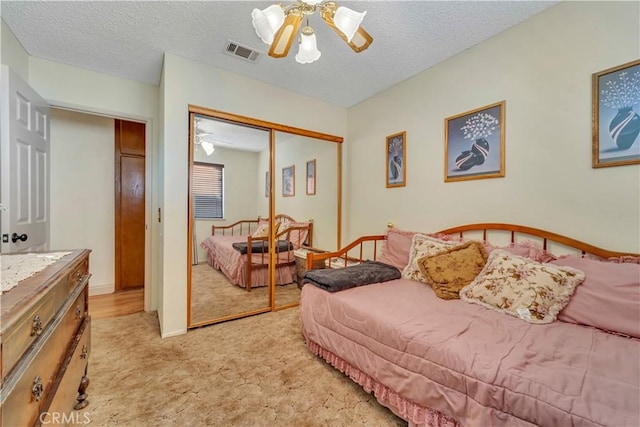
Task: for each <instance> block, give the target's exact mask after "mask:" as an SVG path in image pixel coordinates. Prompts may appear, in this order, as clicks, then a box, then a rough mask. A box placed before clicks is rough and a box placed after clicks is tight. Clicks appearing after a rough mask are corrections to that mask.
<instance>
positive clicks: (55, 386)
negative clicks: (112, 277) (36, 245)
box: [0, 250, 91, 427]
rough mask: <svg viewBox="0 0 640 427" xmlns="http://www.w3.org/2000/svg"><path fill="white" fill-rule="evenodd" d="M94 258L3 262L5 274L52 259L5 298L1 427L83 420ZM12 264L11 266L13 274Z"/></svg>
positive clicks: (0, 321)
mask: <svg viewBox="0 0 640 427" xmlns="http://www.w3.org/2000/svg"><path fill="white" fill-rule="evenodd" d="M89 253H90V251H89V250H77V251H68V253H67V254H64V253H59V252H52V253H39V254H3V255H2V256H1V258H0V262H2V268H3V270H4V271H3V274H4V275H8V273H9V272H12V271H15V270H18V269H19V267H20V266H21V265H26V264H27V262H26V261H30V265H31V267H32V269H33V270H34V271H37V270H38V267H37V262H38V258H34V257H41V258H47V257H49V260H48V261H47V262H49V263H50V265H48V266H44V267H42V268H41V269H40V270H39V271H37V272H35V274H33V275H32V276H30V277H28V278H25V279H24V280H21V281H16V283H17V285H16V286H15V287H13V288H11V289H10V290H8V291H5V292H3V293H2V295H1V296H0V377H1V379H2V389H1V391H0V404H1V406H0V421H1V425H2V426H6V427H13V426H31V425H47V424H57V425H59V424H68V423H73V422H74V421H77V418H78V413H75V412H73V410H74V409H82V408H84V407H85V406H86V405H87V404H88V400H87V393H86V388H87V386H88V384H89V380H88V378H87V363H88V359H89V354H90V351H91V319H90V317H89V315H88V283H89V277H90V274H89ZM54 254H55V258H54ZM8 257H23V258H8ZM27 257H30V258H28V259H27ZM58 258H59V259H58ZM54 259H55V260H54ZM42 262H44V261H42ZM21 263H22V264H21ZM34 263H35V265H36V267H33V266H34ZM7 264H12V265H14V267H13V270H11V269H10V268H9V267H7ZM3 289H4V283H3ZM80 419H81V417H80Z"/></svg>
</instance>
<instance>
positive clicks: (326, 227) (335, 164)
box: [274, 132, 341, 308]
mask: <svg viewBox="0 0 640 427" xmlns="http://www.w3.org/2000/svg"><path fill="white" fill-rule="evenodd" d="M274 141H275V143H274V158H275V164H274V176H275V178H276V182H275V188H274V190H275V191H274V205H275V209H276V212H277V213H279V214H286V215H287V216H288V217H291V218H293V219H294V220H295V223H296V224H302V225H304V224H307V223H312V227H310V228H309V229H310V231H311V234H310V235H308V236H306V238H305V239H304V240H305V245H304V246H305V247H303V248H300V249H298V250H294V251H293V252H292V256H291V258H290V259H292V260H293V262H294V264H293V265H294V266H295V268H296V272H295V275H296V280H294V282H293V283H283V279H282V277H283V276H284V275H283V274H282V269H281V268H276V282H275V283H276V285H275V298H274V301H275V304H274V305H275V307H276V308H283V307H291V306H295V305H297V304H298V303H299V302H300V288H301V277H300V275H301V274H302V273H303V272H304V270H305V269H306V266H305V262H306V260H305V256H306V250H324V251H333V250H336V249H338V247H337V238H338V224H339V217H338V215H339V210H338V197H339V194H338V192H339V179H340V164H339V158H340V157H339V151H340V149H341V144H336V143H334V142H330V141H326V140H323V139H319V138H311V137H309V136H305V135H298V134H292V133H287V132H275V139H274ZM303 232H304V231H303ZM278 234H281V233H278ZM284 237H286V236H280V238H281V239H282V238H284ZM294 244H296V246H297V242H295V241H294ZM306 246H310V248H306ZM286 261H287V260H282V261H281V262H280V264H282V263H283V262H286Z"/></svg>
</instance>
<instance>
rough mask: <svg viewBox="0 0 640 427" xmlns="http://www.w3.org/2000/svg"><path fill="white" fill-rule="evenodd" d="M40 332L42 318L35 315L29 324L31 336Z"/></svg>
mask: <svg viewBox="0 0 640 427" xmlns="http://www.w3.org/2000/svg"><path fill="white" fill-rule="evenodd" d="M40 334H42V320H41V319H40V316H36V317H34V318H33V323H32V324H31V336H34V335H38V336H40Z"/></svg>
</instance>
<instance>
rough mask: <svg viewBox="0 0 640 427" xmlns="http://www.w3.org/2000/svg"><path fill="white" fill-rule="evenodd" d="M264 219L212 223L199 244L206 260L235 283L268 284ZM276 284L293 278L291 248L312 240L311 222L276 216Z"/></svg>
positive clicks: (252, 285)
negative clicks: (263, 228)
mask: <svg viewBox="0 0 640 427" xmlns="http://www.w3.org/2000/svg"><path fill="white" fill-rule="evenodd" d="M267 224H268V221H267V220H266V219H262V220H261V219H251V220H241V221H237V222H235V223H233V224H231V225H226V226H216V225H212V226H211V236H208V237H207V238H206V239H205V240H204V241H203V242H202V243H201V244H200V246H201V247H202V248H203V249H205V250H206V251H207V263H208V264H209V265H210V266H212V267H213V268H215V269H217V270H219V271H221V272H222V273H223V274H224V275H225V276H226V277H227V279H228V280H229V281H230V282H231V283H232V284H234V285H237V286H240V287H242V288H245V289H246V290H247V291H251V289H252V288H256V287H262V286H268V284H269V269H268V266H269V251H268V237H266V236H265V237H260V234H262V233H259V231H260V230H259V229H260V227H261V226H262V227H265V226H266V225H267ZM275 225H276V227H277V228H276V230H277V231H276V244H275V245H274V247H275V252H276V265H275V271H276V283H275V284H276V285H286V284H289V283H292V282H295V281H296V266H295V256H294V250H295V249H297V248H299V247H301V246H311V245H312V243H313V222H312V221H302V222H300V221H296V220H294V219H293V218H292V217H290V216H288V215H283V214H279V215H276V217H275Z"/></svg>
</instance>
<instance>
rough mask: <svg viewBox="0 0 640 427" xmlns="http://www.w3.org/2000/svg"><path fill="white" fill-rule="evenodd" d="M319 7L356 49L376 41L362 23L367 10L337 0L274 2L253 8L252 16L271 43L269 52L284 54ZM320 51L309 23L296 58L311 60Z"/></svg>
mask: <svg viewBox="0 0 640 427" xmlns="http://www.w3.org/2000/svg"><path fill="white" fill-rule="evenodd" d="M318 10H319V11H320V15H321V17H322V19H323V20H324V21H325V23H326V24H327V25H328V26H329V27H331V29H332V30H334V31H335V32H336V34H338V36H340V38H341V39H343V40H344V41H345V42H346V43H347V44H348V45H349V47H350V48H351V49H353V51H354V52H356V53H359V52H362V51H363V50H365V49H367V48H368V47H369V45H371V43H372V42H373V37H371V36H370V35H369V33H367V32H366V31H365V30H364V29H363V28H362V27H361V26H360V24H361V23H362V21H363V20H364V17H365V16H366V14H367V12H357V11H355V10H352V9H349V8H348V7H344V6H339V5H338V3H336V2H335V1H326V0H296V2H295V3H292V4H289V5H287V6H281V5H271V6H269V7H267V8H265V9H263V10H260V9H253V12H252V13H251V17H252V23H253V27H254V29H255V30H256V34H257V35H258V37H260V39H261V40H262V41H263V42H264V43H266V44H268V45H270V46H271V47H270V48H269V56H271V57H272V58H284V57H285V56H287V55H288V54H289V49H290V48H291V44H292V43H293V41H294V40H295V38H296V35H297V33H298V29H299V28H300V24H301V23H302V20H303V18H305V17H306V18H307V21H308V20H309V16H310V15H313V14H314V13H315V12H316V11H318ZM305 31H306V33H305ZM320 55H321V53H320V51H319V50H318V47H317V44H316V36H315V34H314V31H313V29H311V27H309V25H307V26H306V27H304V29H303V31H302V34H301V35H300V47H299V51H298V54H297V55H296V61H298V62H300V63H302V64H308V63H310V62H314V61H317V60H318V58H320Z"/></svg>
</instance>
